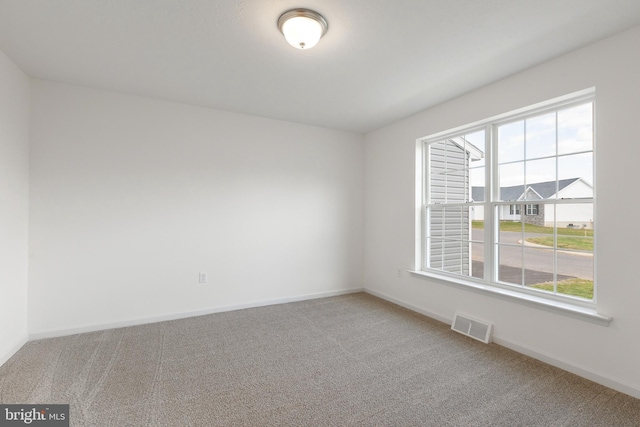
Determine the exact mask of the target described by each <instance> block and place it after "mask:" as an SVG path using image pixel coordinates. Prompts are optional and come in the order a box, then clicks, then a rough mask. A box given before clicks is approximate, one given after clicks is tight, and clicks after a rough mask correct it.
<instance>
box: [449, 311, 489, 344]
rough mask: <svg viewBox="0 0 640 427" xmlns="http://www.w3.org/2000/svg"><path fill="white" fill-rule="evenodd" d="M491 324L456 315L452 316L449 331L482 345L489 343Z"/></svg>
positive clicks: (464, 315) (463, 315)
mask: <svg viewBox="0 0 640 427" xmlns="http://www.w3.org/2000/svg"><path fill="white" fill-rule="evenodd" d="M492 327H493V324H492V323H488V322H484V321H482V320H478V319H474V318H472V317H470V316H467V315H466V314H460V313H456V314H455V316H453V323H452V324H451V329H453V330H454V331H456V332H460V333H461V334H462V335H466V336H468V337H471V338H473V339H476V340H478V341H482V342H483V343H489V342H491V329H492Z"/></svg>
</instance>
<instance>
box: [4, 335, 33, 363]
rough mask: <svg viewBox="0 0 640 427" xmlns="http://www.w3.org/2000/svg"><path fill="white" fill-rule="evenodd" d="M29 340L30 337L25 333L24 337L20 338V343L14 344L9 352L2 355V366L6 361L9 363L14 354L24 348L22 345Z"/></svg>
mask: <svg viewBox="0 0 640 427" xmlns="http://www.w3.org/2000/svg"><path fill="white" fill-rule="evenodd" d="M27 341H28V337H27V336H26V335H25V336H23V337H22V338H20V340H19V341H18V343H17V344H16V345H14V346H13V347H11V348H10V349H9V351H8V352H7V353H5V354H3V355H0V366H2V365H4V364H5V363H7V361H8V360H9V359H11V358H12V357H13V355H14V354H16V353H17V352H18V350H20V349H21V348H22V346H23V345H25V344H26V343H27Z"/></svg>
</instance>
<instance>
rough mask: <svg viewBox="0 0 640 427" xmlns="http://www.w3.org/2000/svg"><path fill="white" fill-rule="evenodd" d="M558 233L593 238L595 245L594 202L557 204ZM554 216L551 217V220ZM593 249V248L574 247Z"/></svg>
mask: <svg viewBox="0 0 640 427" xmlns="http://www.w3.org/2000/svg"><path fill="white" fill-rule="evenodd" d="M556 212H557V218H555V220H556V225H557V227H558V235H571V236H577V237H584V238H590V239H591V245H592V246H593V203H575V204H567V205H558V206H556ZM553 219H554V218H553V217H551V220H553ZM574 249H585V250H593V248H574Z"/></svg>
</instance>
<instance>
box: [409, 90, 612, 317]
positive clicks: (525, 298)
mask: <svg viewBox="0 0 640 427" xmlns="http://www.w3.org/2000/svg"><path fill="white" fill-rule="evenodd" d="M585 102H593V105H594V113H593V114H594V122H593V128H594V133H593V138H594V144H593V163H594V177H593V179H594V194H593V197H592V198H591V199H588V200H586V201H584V200H580V199H570V200H568V201H564V200H562V199H556V200H553V201H551V202H550V203H548V202H547V201H546V200H545V201H544V203H543V204H545V205H554V204H555V205H560V204H563V203H576V202H577V203H582V202H587V203H593V206H594V216H595V200H596V194H595V179H596V178H595V162H596V143H595V139H596V132H595V127H596V122H595V105H596V104H595V89H594V88H591V89H587V90H584V91H580V92H576V93H573V94H569V95H566V96H562V97H559V98H555V99H553V100H550V101H546V102H543V103H539V104H536V105H533V106H530V107H525V108H522V109H519V110H516V111H512V112H509V113H505V114H502V115H499V116H494V117H491V118H488V119H485V120H482V121H478V122H475V123H471V124H468V125H466V126H460V127H458V128H455V129H451V130H448V131H445V132H440V133H437V134H432V135H429V136H426V137H423V138H419V139H418V140H417V141H416V244H415V255H416V256H415V268H414V270H412V271H411V273H413V274H414V275H416V276H421V277H428V278H431V279H437V280H438V281H439V282H442V283H446V284H450V285H454V286H460V287H462V288H464V289H472V290H474V291H480V292H483V293H488V294H492V295H498V296H500V297H507V298H510V299H514V300H517V301H520V302H524V303H527V304H533V305H534V306H543V307H545V308H546V309H552V310H557V311H559V312H561V313H564V314H569V315H572V316H574V317H577V318H580V319H585V320H589V321H592V322H594V323H598V324H601V325H608V324H609V322H610V321H611V317H609V316H606V315H603V314H601V313H598V311H597V284H596V280H595V279H596V278H597V274H596V271H595V269H596V265H595V257H596V244H595V243H596V241H597V240H596V239H597V238H596V233H597V229H596V230H594V296H593V300H592V301H589V300H584V299H581V298H575V297H571V296H569V295H557V294H547V293H545V292H538V291H534V290H529V289H526V288H524V287H523V288H517V287H512V286H510V285H504V284H501V283H499V282H498V280H497V277H496V276H497V263H498V260H497V259H494V251H493V246H494V244H495V242H496V241H497V230H494V228H495V225H494V224H495V217H496V215H498V208H499V207H501V206H504V205H513V204H514V202H513V201H499V200H497V199H498V198H497V197H494V194H498V191H499V188H498V186H499V184H498V183H497V182H496V179H494V176H497V173H494V172H493V171H494V170H497V168H498V160H497V155H494V151H495V147H496V146H497V142H496V140H497V128H498V126H500V125H502V124H504V123H508V122H513V121H516V120H521V119H524V118H527V117H531V116H536V115H539V114H544V113H546V112H549V111H554V110H558V109H562V108H568V107H571V106H573V105H579V104H583V103H585ZM483 129H484V130H485V150H486V153H485V155H486V165H485V172H486V175H485V201H484V202H480V203H478V202H475V201H472V200H470V201H468V202H467V203H465V204H452V205H451V206H452V207H453V206H456V205H466V206H474V205H479V206H483V207H484V245H485V249H484V255H485V258H484V262H485V266H489V268H485V271H484V278H483V279H476V278H474V277H468V276H462V275H456V274H450V273H448V272H446V271H442V270H431V269H425V268H424V266H423V262H424V260H425V256H426V253H425V251H427V250H428V249H426V245H425V239H426V237H425V221H426V220H427V218H426V215H427V208H426V204H425V201H426V200H427V191H428V189H427V185H426V179H425V178H426V174H427V164H428V161H429V160H428V155H427V153H428V151H429V150H428V149H427V148H426V147H427V145H428V143H431V142H434V141H441V140H444V139H447V138H454V137H457V136H459V135H461V134H470V133H473V132H476V131H478V130H483ZM447 206H449V205H447ZM528 208H529V205H527V206H526V208H525V207H524V206H523V207H522V209H521V213H528V212H530V211H529V209H528ZM547 208H548V206H547ZM594 222H595V218H594ZM554 235H556V234H554ZM492 266H493V268H492Z"/></svg>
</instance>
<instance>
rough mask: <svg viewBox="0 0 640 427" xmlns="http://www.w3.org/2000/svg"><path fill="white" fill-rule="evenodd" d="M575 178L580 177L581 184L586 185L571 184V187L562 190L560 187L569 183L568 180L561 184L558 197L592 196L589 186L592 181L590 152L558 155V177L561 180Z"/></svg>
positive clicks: (591, 189) (591, 156)
mask: <svg viewBox="0 0 640 427" xmlns="http://www.w3.org/2000/svg"><path fill="white" fill-rule="evenodd" d="M576 178H582V181H583V183H582V184H587V185H586V187H585V186H584V185H572V186H571V188H567V189H566V190H565V191H562V188H563V187H564V186H568V184H569V182H565V183H564V185H561V192H560V193H559V194H558V196H559V198H568V197H569V198H575V197H593V187H592V186H591V185H592V183H593V154H592V153H585V154H576V155H572V156H562V157H558V179H559V180H561V181H562V180H570V179H576ZM587 187H588V188H587ZM574 194H575V195H574ZM582 194H585V195H582Z"/></svg>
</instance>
